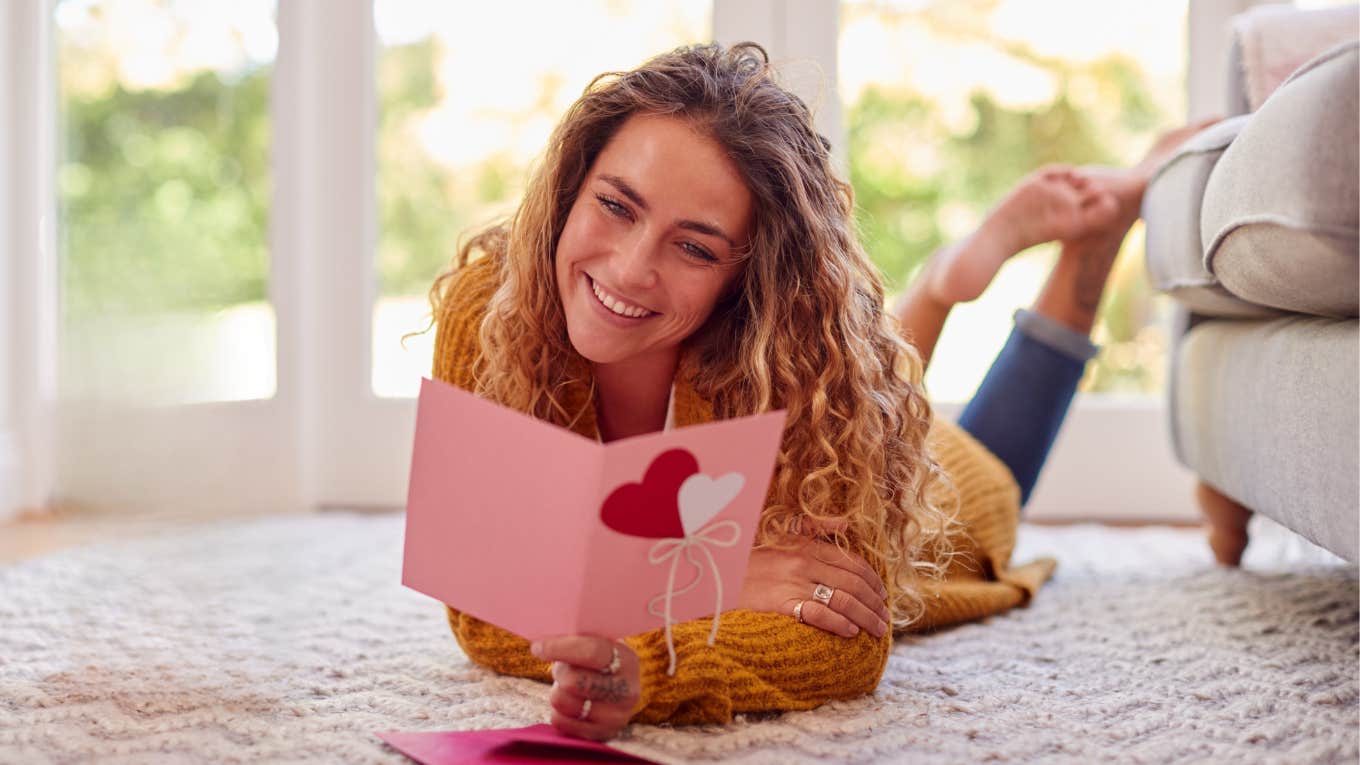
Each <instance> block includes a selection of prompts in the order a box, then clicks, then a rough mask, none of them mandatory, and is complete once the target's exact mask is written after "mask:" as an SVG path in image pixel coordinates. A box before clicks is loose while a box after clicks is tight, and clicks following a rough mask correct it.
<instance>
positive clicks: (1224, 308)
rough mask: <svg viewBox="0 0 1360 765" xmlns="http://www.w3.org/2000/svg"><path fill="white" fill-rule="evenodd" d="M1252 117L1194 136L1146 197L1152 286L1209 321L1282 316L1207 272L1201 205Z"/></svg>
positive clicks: (1157, 177)
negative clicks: (1214, 175) (1227, 153)
mask: <svg viewBox="0 0 1360 765" xmlns="http://www.w3.org/2000/svg"><path fill="white" fill-rule="evenodd" d="M1249 119H1251V115H1243V116H1241V117H1234V118H1233V119H1230V120H1224V121H1223V122H1220V123H1218V124H1217V125H1213V126H1212V127H1209V128H1207V129H1205V130H1204V131H1202V132H1201V133H1199V134H1198V135H1196V136H1194V137H1193V138H1191V139H1190V140H1188V141H1186V142H1185V144H1184V145H1183V146H1182V147H1181V148H1180V149H1178V150H1177V151H1176V153H1175V154H1173V155H1172V156H1171V157H1170V158H1169V159H1168V160H1167V161H1166V163H1165V164H1163V165H1162V166H1161V167H1160V168H1158V169H1157V172H1156V173H1154V174H1153V176H1152V180H1151V181H1150V182H1149V183H1148V188H1147V192H1146V193H1145V194H1144V195H1143V210H1142V213H1143V220H1144V222H1145V226H1146V239H1147V268H1148V276H1149V279H1150V281H1151V282H1152V286H1153V287H1155V288H1157V289H1158V290H1159V291H1161V292H1165V293H1168V294H1170V295H1171V296H1172V297H1174V298H1175V299H1176V300H1178V301H1180V302H1181V303H1183V304H1185V305H1187V306H1189V307H1190V308H1192V309H1194V310H1195V312H1196V313H1200V314H1203V315H1206V316H1236V317H1251V316H1271V315H1275V314H1277V313H1278V311H1274V310H1272V309H1269V308H1265V307H1263V306H1258V305H1256V304H1254V303H1250V302H1248V301H1246V300H1243V299H1241V298H1239V297H1236V296H1234V295H1233V294H1232V293H1231V292H1228V290H1227V289H1225V288H1224V287H1223V285H1221V284H1219V282H1218V280H1217V279H1215V278H1214V275H1213V274H1211V273H1209V272H1208V271H1207V270H1206V269H1205V268H1204V249H1203V245H1202V244H1201V242H1200V204H1201V202H1202V200H1203V197H1204V186H1205V184H1206V183H1207V182H1208V180H1209V175H1210V173H1211V172H1212V171H1213V169H1214V165H1215V164H1216V163H1217V162H1218V159H1219V157H1220V156H1221V155H1222V154H1223V152H1224V150H1226V149H1227V148H1228V146H1229V145H1230V144H1231V143H1232V142H1233V139H1234V138H1236V137H1237V134H1238V132H1239V131H1241V130H1242V128H1243V126H1245V125H1246V123H1247V121H1248V120H1249Z"/></svg>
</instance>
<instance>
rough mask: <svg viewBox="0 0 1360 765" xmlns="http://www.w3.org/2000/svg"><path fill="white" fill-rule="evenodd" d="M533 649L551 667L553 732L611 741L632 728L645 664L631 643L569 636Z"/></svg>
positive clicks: (550, 640) (535, 646)
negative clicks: (630, 645)
mask: <svg viewBox="0 0 1360 765" xmlns="http://www.w3.org/2000/svg"><path fill="white" fill-rule="evenodd" d="M530 650H531V651H532V652H533V654H534V656H537V657H538V658H540V659H542V660H544V661H549V662H552V676H553V688H552V695H550V696H549V697H548V700H549V702H550V703H551V704H552V709H553V714H552V724H553V727H554V728H556V729H558V730H559V731H561V732H563V733H565V734H567V735H569V736H577V737H579V738H589V739H594V740H596V741H607V740H609V739H611V738H613V737H614V736H617V735H618V733H619V731H621V730H623V728H624V726H626V725H628V721H629V720H630V719H632V717H633V707H635V706H636V705H637V703H638V699H639V698H641V695H642V665H641V662H640V661H639V660H638V656H637V654H636V653H634V652H633V649H632V648H629V647H628V645H627V644H626V643H623V642H620V641H614V640H608V639H606V638H601V637H591V636H589V635H568V636H565V637H556V638H545V639H543V640H539V641H536V642H535V643H534V644H533V645H532V646H530Z"/></svg>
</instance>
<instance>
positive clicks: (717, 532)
mask: <svg viewBox="0 0 1360 765" xmlns="http://www.w3.org/2000/svg"><path fill="white" fill-rule="evenodd" d="M740 538H741V527H740V526H738V525H737V522H736V521H719V522H718V523H715V524H713V525H711V526H709V527H708V528H706V529H703V530H701V531H698V532H696V533H693V534H686V535H685V536H684V538H683V539H663V540H661V541H660V542H657V543H656V544H654V545H652V550H651V552H650V553H648V555H647V560H648V561H649V562H650V563H652V565H657V564H661V563H665V562H666V561H670V563H671V571H670V576H669V578H668V579H667V582H666V591H665V592H664V593H662V594H660V595H657V596H655V597H653V598H652V599H651V600H649V601H648V602H647V611H648V613H650V614H651V615H653V616H659V617H662V618H663V619H665V620H666V651H667V652H668V653H669V655H670V660H671V663H670V667H669V668H668V669H667V670H666V674H667V675H670V676H674V675H675V639H674V637H672V635H671V601H672V600H674V599H675V598H676V596H678V595H684V594H685V593H687V592H689V591H690V590H692V589H694V588H695V587H697V586H698V585H699V582H700V581H701V580H702V579H703V578H704V567H703V566H702V565H700V564H699V562H698V561H696V560H695V559H694V551H695V550H699V551H700V552H702V553H703V554H704V555H706V556H707V557H708V565H709V568H710V570H711V571H712V572H713V589H714V591H715V592H716V593H717V596H716V598H715V599H714V608H713V629H712V630H710V631H709V633H708V644H709V645H713V644H714V642H716V641H717V639H718V620H719V618H720V617H721V611H722V593H723V589H722V574H720V573H719V572H718V562H717V561H716V560H715V559H714V558H713V553H712V552H711V551H710V550H709V549H708V546H709V545H717V546H718V547H732V546H734V545H735V544H736V543H737V540H739V539H740ZM682 554H683V556H684V558H685V559H686V560H688V561H689V562H690V563H691V564H692V565H693V566H694V572H695V573H694V578H693V579H691V580H690V582H689V584H686V585H685V586H684V587H681V588H680V589H679V590H677V589H675V573H676V570H677V569H678V568H679V567H680V558H681V555H682ZM662 603H664V607H663V608H661V610H658V605H660V604H662Z"/></svg>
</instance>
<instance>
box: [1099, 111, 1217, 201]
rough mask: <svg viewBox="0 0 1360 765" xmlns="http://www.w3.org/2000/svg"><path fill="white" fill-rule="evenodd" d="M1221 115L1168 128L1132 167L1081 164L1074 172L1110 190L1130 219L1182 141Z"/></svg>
mask: <svg viewBox="0 0 1360 765" xmlns="http://www.w3.org/2000/svg"><path fill="white" fill-rule="evenodd" d="M1221 119H1222V117H1209V118H1207V119H1203V120H1200V121H1198V122H1192V123H1189V124H1187V125H1182V126H1181V127H1178V128H1174V129H1172V130H1168V131H1166V132H1164V133H1162V134H1161V135H1159V136H1157V139H1156V140H1155V141H1153V142H1152V147H1151V148H1149V149H1148V150H1147V153H1146V154H1144V155H1143V158H1142V159H1141V160H1139V161H1138V164H1136V165H1134V166H1133V167H1129V168H1124V167H1106V166H1103V165H1083V166H1081V167H1079V168H1077V170H1075V171H1074V172H1076V173H1077V174H1078V175H1080V176H1081V177H1083V178H1085V179H1086V180H1087V181H1088V182H1089V183H1091V184H1093V185H1095V186H1096V187H1098V188H1100V189H1103V190H1104V191H1108V192H1109V193H1111V194H1113V195H1114V196H1115V198H1116V199H1117V200H1118V201H1119V209H1120V212H1121V213H1122V215H1121V216H1120V217H1128V218H1129V223H1130V224H1132V222H1133V220H1134V219H1136V218H1137V217H1138V209H1139V207H1140V206H1141V205H1142V203H1143V192H1145V191H1146V190H1147V185H1148V182H1150V181H1151V180H1152V176H1153V175H1155V174H1156V173H1157V171H1158V170H1160V169H1161V167H1162V165H1163V164H1165V163H1166V161H1167V160H1168V159H1170V158H1171V155H1172V154H1175V153H1176V150H1177V149H1179V148H1180V147H1181V144H1183V143H1185V142H1186V141H1188V140H1190V138H1191V137H1192V136H1194V135H1195V134H1196V133H1198V132H1200V131H1201V130H1203V129H1205V128H1207V127H1209V126H1210V125H1213V124H1214V123H1216V122H1218V121H1219V120H1221Z"/></svg>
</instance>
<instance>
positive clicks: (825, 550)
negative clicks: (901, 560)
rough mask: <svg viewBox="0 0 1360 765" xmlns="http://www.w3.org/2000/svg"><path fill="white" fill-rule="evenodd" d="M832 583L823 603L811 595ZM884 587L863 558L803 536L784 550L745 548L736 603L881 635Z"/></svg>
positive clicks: (843, 632)
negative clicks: (745, 560) (747, 550)
mask: <svg viewBox="0 0 1360 765" xmlns="http://www.w3.org/2000/svg"><path fill="white" fill-rule="evenodd" d="M819 584H824V585H827V586H828V587H832V588H834V591H833V592H832V593H831V600H830V602H829V603H826V604H823V603H821V602H820V601H818V600H815V599H814V598H813V593H814V592H815V591H816V589H817V585H819ZM887 597H888V591H887V589H885V588H884V587H883V580H881V579H880V578H879V576H878V574H877V573H876V572H875V571H874V569H873V567H872V566H870V565H869V563H868V562H867V561H865V560H864V559H863V558H861V557H860V556H858V555H855V554H854V553H849V552H844V551H842V550H841V549H840V548H838V547H836V545H834V544H832V543H830V542H823V541H821V540H819V539H813V538H811V537H806V538H803V541H801V542H800V543H799V545H798V546H797V547H795V548H793V549H790V550H777V549H763V550H756V551H754V552H752V553H751V561H750V563H749V565H748V566H747V569H746V582H745V584H744V585H743V586H742V589H741V599H740V601H739V602H738V604H737V607H738V608H745V609H749V610H752V611H766V612H769V613H776V614H784V615H786V616H796V615H797V614H795V613H794V609H795V608H798V604H799V603H800V602H801V603H802V606H801V608H800V609H799V610H800V611H801V616H802V620H803V621H804V622H805V623H807V624H811V625H812V626H814V627H818V628H820V629H824V630H826V631H827V632H830V633H832V634H835V635H840V636H842V637H847V638H850V637H854V636H855V635H858V634H859V631H860V630H866V631H868V632H869V634H871V635H873V636H874V637H882V636H883V635H884V634H885V633H886V632H887V631H888V629H889V626H888V625H889V622H890V616H889V612H888V606H887Z"/></svg>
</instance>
